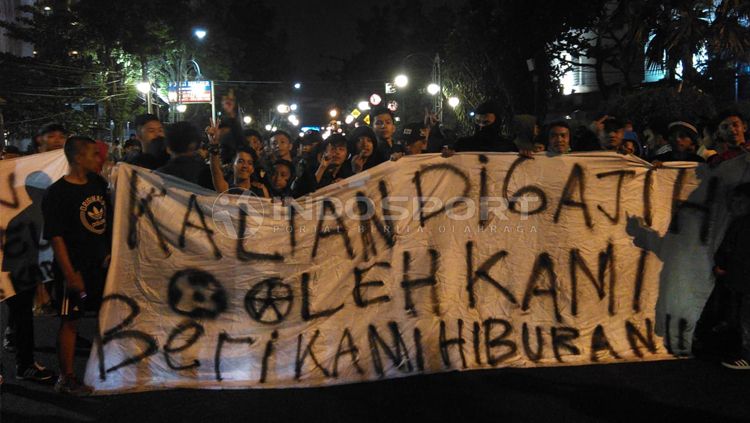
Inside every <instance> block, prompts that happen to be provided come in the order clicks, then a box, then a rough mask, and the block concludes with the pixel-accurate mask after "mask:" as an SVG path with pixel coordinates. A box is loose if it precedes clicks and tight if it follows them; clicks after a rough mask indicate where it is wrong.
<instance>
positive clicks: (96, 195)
mask: <svg viewBox="0 0 750 423" xmlns="http://www.w3.org/2000/svg"><path fill="white" fill-rule="evenodd" d="M42 214H43V215H44V238H45V239H47V240H52V238H53V237H56V236H61V237H62V238H63V241H65V247H66V248H67V250H68V257H70V261H71V264H73V267H74V268H75V269H76V270H83V269H87V268H91V267H94V266H100V265H101V263H102V261H103V260H104V258H105V257H106V256H107V254H109V251H110V239H111V234H112V229H111V227H110V226H111V206H110V204H109V199H108V198H107V181H105V180H104V178H102V177H101V176H99V175H96V174H93V173H92V174H89V175H88V182H86V183H85V184H83V185H77V184H73V183H70V182H68V181H66V180H65V178H60V179H59V180H58V181H57V182H55V183H54V184H52V185H50V187H49V188H47V192H46V193H45V195H44V200H43V201H42Z"/></svg>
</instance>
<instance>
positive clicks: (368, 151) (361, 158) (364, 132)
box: [349, 126, 386, 173]
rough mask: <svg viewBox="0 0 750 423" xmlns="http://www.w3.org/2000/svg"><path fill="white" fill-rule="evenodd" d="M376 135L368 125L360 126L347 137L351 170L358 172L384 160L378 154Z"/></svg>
mask: <svg viewBox="0 0 750 423" xmlns="http://www.w3.org/2000/svg"><path fill="white" fill-rule="evenodd" d="M376 147H377V137H376V136H375V132H374V131H373V130H372V129H371V128H370V127H369V126H360V127H358V128H357V129H355V130H354V131H353V132H352V134H351V136H350V137H349V151H351V152H352V171H353V172H354V173H359V172H362V171H365V170H367V169H370V168H373V167H375V166H377V165H379V164H380V163H383V162H384V161H386V158H385V157H382V156H381V155H380V151H379V150H378V149H377V148H376Z"/></svg>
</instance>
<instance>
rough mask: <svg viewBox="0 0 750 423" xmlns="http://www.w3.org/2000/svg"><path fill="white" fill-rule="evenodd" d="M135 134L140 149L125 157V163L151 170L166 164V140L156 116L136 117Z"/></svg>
mask: <svg viewBox="0 0 750 423" xmlns="http://www.w3.org/2000/svg"><path fill="white" fill-rule="evenodd" d="M135 135H136V139H137V140H138V141H139V142H140V144H141V151H140V152H137V153H135V154H132V155H129V156H128V157H126V158H125V162H126V163H129V164H132V165H135V166H140V167H145V168H146V169H151V170H156V169H158V168H160V167H162V166H164V165H166V164H167V162H168V161H169V154H168V153H167V140H166V138H165V137H164V125H162V123H161V121H160V120H159V118H158V117H156V116H155V115H152V114H143V115H140V116H138V117H136V119H135Z"/></svg>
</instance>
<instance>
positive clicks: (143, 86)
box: [135, 81, 152, 113]
mask: <svg viewBox="0 0 750 423" xmlns="http://www.w3.org/2000/svg"><path fill="white" fill-rule="evenodd" d="M135 88H136V89H137V90H138V91H140V92H141V94H144V95H145V96H146V111H147V112H148V113H151V109H152V106H151V83H150V82H148V81H142V82H139V83H137V84H136V85H135Z"/></svg>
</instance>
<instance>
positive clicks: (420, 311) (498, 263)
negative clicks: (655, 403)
mask: <svg viewBox="0 0 750 423" xmlns="http://www.w3.org/2000/svg"><path fill="white" fill-rule="evenodd" d="M741 160H742V162H741V163H740V164H737V165H736V166H735V165H734V164H729V163H728V164H726V165H724V166H722V168H721V169H720V171H719V172H717V174H716V175H713V174H711V173H710V171H709V170H708V169H707V168H706V167H699V168H697V171H696V168H695V164H687V163H677V164H676V166H678V167H676V168H663V169H659V170H654V169H652V168H651V166H650V165H649V164H647V163H645V162H643V161H641V160H639V159H637V158H634V157H628V156H621V155H617V154H612V153H587V154H570V155H565V156H559V157H547V156H543V155H537V156H536V157H535V159H533V160H526V159H522V158H519V156H517V155H513V154H488V155H477V154H460V155H457V156H454V157H452V158H448V159H446V158H443V157H440V156H436V155H420V156H415V157H408V158H404V159H401V160H399V161H398V162H388V163H385V164H383V165H381V166H378V167H376V168H375V169H372V170H370V171H369V172H366V173H362V174H359V175H356V176H354V177H352V178H350V179H347V180H345V181H342V182H340V183H339V184H336V185H333V186H329V187H326V188H325V189H323V190H320V191H318V192H316V193H315V196H314V198H304V199H300V200H297V202H295V203H293V204H291V205H282V204H280V203H271V202H270V201H268V200H261V199H258V198H255V197H251V196H247V195H243V196H230V195H220V196H216V194H215V193H212V192H208V191H203V190H201V189H200V188H198V187H196V186H193V185H189V184H186V183H184V182H183V181H180V180H176V179H173V178H170V177H164V176H161V175H159V174H157V173H154V172H149V171H146V170H144V169H140V168H135V167H131V166H128V165H123V166H121V167H120V168H119V172H118V181H117V193H116V202H115V204H116V207H115V222H114V245H113V261H112V265H111V268H110V272H109V277H108V280H107V287H106V290H105V302H104V305H103V307H102V309H101V312H100V318H99V327H100V330H101V340H100V342H97V345H96V347H95V348H94V350H93V351H92V355H91V357H90V359H89V362H88V366H87V371H86V377H85V381H86V383H87V384H90V385H92V386H93V387H95V389H96V390H97V391H98V392H100V393H113V392H124V391H142V390H150V389H164V388H177V387H190V388H262V387H273V388H280V387H281V388H285V387H307V386H320V385H329V384H340V383H354V382H362V381H368V380H377V379H380V378H393V377H401V376H408V375H415V374H422V373H433V372H443V371H450V370H468V369H483V368H493V367H501V366H513V367H532V366H554V365H578V364H589V363H613V362H623V361H637V360H654V359H666V358H668V357H671V355H670V354H668V353H667V350H671V351H673V352H674V353H675V354H686V353H689V351H690V339H691V337H692V329H693V328H694V324H695V321H696V320H697V318H698V315H699V313H700V310H701V308H702V306H703V304H704V303H705V300H706V298H707V296H708V293H709V292H710V290H711V287H712V284H713V281H712V279H711V275H710V268H711V256H712V253H713V250H714V244H715V242H716V238H717V235H716V234H717V233H720V232H719V231H721V230H723V229H722V226H723V225H724V224H725V223H724V220H726V215H725V213H724V214H722V213H723V212H721V210H723V207H724V205H723V204H721V203H722V201H724V200H723V198H724V197H725V195H726V194H725V193H726V189H727V186H729V185H735V184H736V183H738V182H739V180H740V179H742V178H746V177H747V176H744V174H740V176H739V177H735V176H737V174H738V173H737V172H740V170H736V169H735V170H730V169H733V168H732V166H735V167H737V169H740V167H739V166H741V165H745V166H746V162H745V161H744V160H745V159H744V158H742V159H741ZM722 172H723V173H722ZM748 176H750V175H748ZM732 178H733V179H732ZM673 215H674V216H675V218H674V219H673V218H672V216H673ZM629 216H630V218H629ZM636 217H639V218H640V220H641V222H640V224H639V222H638V219H636ZM670 222H671V224H672V229H671V231H668V228H669V227H670ZM636 244H637V245H636ZM662 336H663V337H664V339H663V340H662Z"/></svg>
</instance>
